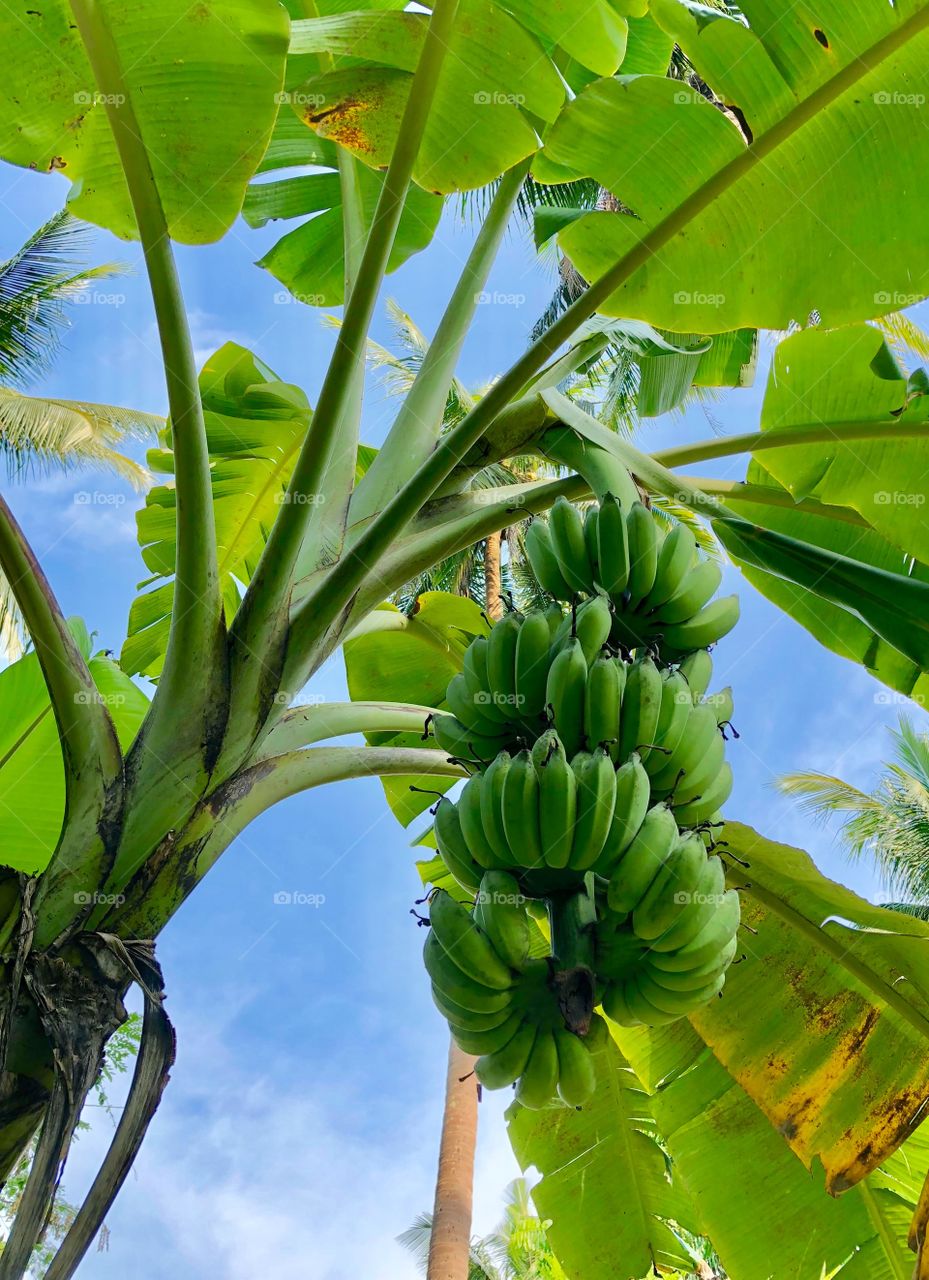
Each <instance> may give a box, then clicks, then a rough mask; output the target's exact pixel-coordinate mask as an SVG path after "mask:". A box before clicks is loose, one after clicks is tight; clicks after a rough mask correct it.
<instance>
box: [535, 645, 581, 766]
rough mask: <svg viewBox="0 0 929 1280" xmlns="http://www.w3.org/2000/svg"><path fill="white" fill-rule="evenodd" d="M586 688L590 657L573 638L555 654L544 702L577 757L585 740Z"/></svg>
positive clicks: (570, 752) (565, 746)
mask: <svg viewBox="0 0 929 1280" xmlns="http://www.w3.org/2000/svg"><path fill="white" fill-rule="evenodd" d="M586 689H587V659H586V658H585V657H584V650H583V649H582V648H581V643H580V641H579V640H577V639H576V638H572V639H571V640H569V641H568V643H567V644H566V645H565V647H564V648H563V649H562V650H561V652H560V653H558V654H556V656H555V659H554V661H553V662H552V665H551V667H550V668H549V671H548V684H547V685H546V689H545V701H546V703H547V705H548V706H549V708H550V709H551V714H552V719H553V721H554V725H555V728H556V729H557V730H558V736H559V737H560V738H561V740H562V742H563V743H564V748H565V752H566V754H567V755H568V756H575V755H576V754H577V752H578V751H579V750H580V748H581V745H582V744H583V741H584V695H585V692H586Z"/></svg>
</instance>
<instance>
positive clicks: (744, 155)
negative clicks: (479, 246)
mask: <svg viewBox="0 0 929 1280" xmlns="http://www.w3.org/2000/svg"><path fill="white" fill-rule="evenodd" d="M926 27H929V9H922V10H920V11H919V12H918V13H914V14H913V15H912V16H911V17H910V18H908V19H907V20H906V21H905V22H902V23H901V24H900V25H899V26H898V27H897V28H896V29H895V30H893V31H891V32H889V33H888V34H887V35H886V36H885V37H884V38H883V39H882V40H879V41H878V43H877V44H876V45H875V46H874V48H873V49H872V50H871V51H870V52H871V57H870V58H869V59H868V61H867V62H865V61H863V60H860V59H855V60H853V61H852V62H851V63H849V64H848V65H847V66H845V67H843V68H842V69H841V70H840V71H838V72H837V73H836V75H834V76H833V77H832V78H831V79H829V80H826V81H825V82H824V83H823V84H821V85H820V86H819V88H818V89H816V90H815V91H814V92H813V93H812V94H811V95H810V96H809V97H808V98H806V99H804V100H803V101H802V102H799V103H798V104H797V105H796V107H794V108H793V110H792V111H789V112H788V113H787V114H786V115H785V116H784V117H782V119H780V120H779V121H777V123H776V124H774V125H773V126H772V127H771V128H770V129H769V130H768V131H767V133H765V134H763V135H762V136H761V137H759V138H757V139H756V140H755V141H754V142H753V143H752V145H751V146H750V147H746V148H745V150H744V151H741V152H739V154H738V155H737V156H735V157H734V158H733V159H732V160H730V161H729V163H728V164H726V165H724V166H723V168H722V169H720V170H719V171H718V172H717V173H715V174H714V175H713V176H712V177H711V178H710V180H709V181H708V182H706V183H704V185H703V186H702V187H699V188H698V189H697V190H696V191H694V192H692V193H691V195H689V196H688V197H687V199H686V200H684V201H683V202H682V203H681V204H680V205H678V207H677V208H676V209H674V210H672V212H671V213H670V214H669V215H668V216H667V217H666V218H665V219H664V220H663V221H662V222H660V223H658V225H657V226H655V227H653V228H652V229H651V230H650V231H649V232H647V234H645V235H644V236H643V237H642V239H641V240H640V241H639V242H638V244H637V245H636V246H635V248H634V249H632V250H630V252H629V253H627V254H626V255H625V256H624V257H622V258H620V259H619V261H618V262H616V263H615V264H614V265H613V266H612V267H610V268H609V269H608V270H607V271H605V272H604V273H603V275H602V276H600V278H599V279H598V280H596V281H595V282H594V283H593V284H592V285H591V286H590V287H589V288H588V289H587V290H586V292H585V293H584V294H582V295H581V297H580V298H578V299H577V300H576V301H575V302H573V303H572V304H571V306H570V307H568V309H567V310H566V311H565V312H564V313H563V314H562V315H561V316H560V317H559V318H558V320H556V321H555V323H554V324H553V325H552V326H551V327H550V328H549V329H547V330H546V332H545V333H543V334H542V335H540V337H539V338H538V339H537V340H536V341H535V342H534V343H533V344H532V345H531V346H530V347H529V348H528V349H527V350H526V351H525V352H524V354H523V355H522V356H521V357H520V358H519V360H517V361H516V363H515V364H514V365H512V366H511V367H510V369H509V370H508V371H507V372H506V373H505V374H504V375H503V377H502V378H500V379H499V381H498V382H496V383H495V384H494V386H493V387H491V389H490V391H489V392H488V393H487V395H486V396H484V398H483V399H482V400H481V401H480V402H479V403H478V404H477V405H475V407H474V408H473V409H472V410H471V412H470V413H469V414H468V415H467V416H466V417H465V418H464V419H463V420H462V422H461V423H459V425H458V426H457V427H456V428H455V430H454V431H450V432H449V433H448V434H447V435H446V436H445V437H444V438H443V439H442V441H441V442H440V444H439V445H438V447H437V448H436V449H435V451H434V452H433V453H432V454H431V456H430V457H429V459H428V461H427V462H426V463H424V464H423V466H422V467H420V469H419V471H417V472H416V474H415V475H414V476H412V477H411V479H410V480H409V481H407V483H406V484H405V485H404V486H403V488H402V489H401V490H400V491H399V492H398V493H397V495H396V497H395V498H394V499H392V500H391V502H389V503H388V504H387V506H386V507H385V508H384V509H383V511H382V512H381V513H380V515H379V516H378V517H377V518H376V519H375V520H374V521H373V522H372V524H371V525H370V526H369V528H368V529H367V530H366V531H365V533H364V534H363V535H362V537H361V538H360V539H359V541H358V543H357V544H356V546H355V547H354V548H352V550H351V551H350V552H349V553H348V554H347V555H346V556H344V557H343V559H342V560H341V561H340V562H339V563H338V564H337V565H336V566H335V567H334V569H333V570H332V572H331V573H330V574H329V575H328V576H327V577H326V579H325V581H324V582H323V583H322V584H321V585H320V586H319V587H318V588H317V590H316V591H314V592H313V593H312V594H311V595H310V596H308V597H307V599H306V600H305V601H304V602H303V604H301V605H300V607H299V608H298V609H297V610H296V611H295V614H294V620H293V628H292V641H291V644H290V646H289V648H290V650H291V652H289V653H288V664H287V669H288V671H289V673H290V676H289V678H290V680H293V679H295V678H298V677H299V675H300V674H302V673H304V672H305V671H306V670H307V669H309V668H311V667H312V663H313V656H314V648H315V646H317V645H318V644H319V642H320V640H321V639H322V637H323V635H324V633H325V631H326V630H327V628H328V627H329V626H331V620H332V619H333V618H335V617H336V616H337V615H338V614H339V611H340V610H342V609H344V608H345V606H346V605H347V603H348V602H349V600H350V599H351V597H352V594H353V593H354V591H355V590H356V588H357V587H358V585H359V583H360V582H361V581H362V579H363V578H364V577H365V575H366V574H367V572H368V571H369V569H370V566H371V565H373V564H376V563H377V561H378V560H379V559H380V556H381V555H382V553H383V552H384V550H385V549H386V548H387V547H388V546H389V545H390V543H391V542H392V541H393V540H394V539H395V538H397V537H399V536H400V534H401V533H402V532H403V529H404V527H405V526H406V525H407V524H408V523H409V521H410V520H412V518H413V516H414V515H415V514H416V512H417V511H418V510H419V509H420V507H422V506H423V504H424V503H425V502H427V501H428V500H429V498H430V497H431V496H432V495H433V493H434V492H435V491H436V489H437V488H438V487H439V485H440V484H441V483H442V481H443V480H444V479H445V478H446V476H447V475H448V474H449V472H450V471H451V470H452V469H453V468H454V467H455V466H456V465H457V464H458V463H459V462H460V461H461V460H462V458H463V457H464V455H465V454H466V453H467V451H468V449H469V448H470V447H471V446H472V445H473V444H475V443H476V442H477V441H478V440H479V439H480V438H481V436H482V435H483V434H484V433H485V432H486V430H487V428H488V427H489V426H490V424H491V423H492V422H493V420H494V418H495V417H496V416H497V415H498V414H499V413H500V411H501V410H502V409H504V408H505V407H506V405H507V404H509V402H510V401H511V400H512V399H514V398H515V397H516V396H518V395H519V394H520V393H521V392H522V390H523V389H524V388H525V386H526V384H527V383H528V382H529V380H530V379H531V378H533V377H534V376H535V375H536V374H537V373H538V372H539V371H540V370H541V369H542V368H543V366H544V364H545V362H546V360H547V359H548V358H549V357H550V356H552V355H553V354H554V353H555V352H556V351H557V350H558V348H559V347H560V346H561V344H562V343H563V342H566V341H567V340H568V339H569V338H570V337H571V336H572V334H573V333H574V332H575V330H576V329H577V328H578V327H579V326H580V325H581V324H583V322H584V321H585V320H587V319H589V318H590V316H592V315H593V314H594V312H595V311H596V310H597V308H598V307H599V306H600V305H601V303H603V302H605V301H606V300H607V299H608V298H609V297H610V295H611V294H613V293H615V291H616V290H617V289H618V288H620V286H621V285H623V284H625V283H626V282H627V281H628V280H629V279H631V277H632V276H634V275H635V273H636V272H637V271H639V270H640V269H641V268H643V267H645V266H647V265H648V263H649V262H650V260H651V259H652V258H653V257H654V256H655V255H656V254H657V253H659V252H660V251H661V250H662V249H663V248H664V247H665V246H666V245H667V244H669V243H670V242H671V240H673V239H674V237H675V236H677V235H679V234H680V233H681V232H683V231H686V229H687V228H688V226H689V225H690V223H691V222H692V221H693V220H694V219H695V218H697V217H698V216H699V215H700V214H702V213H704V212H705V211H706V210H707V209H708V208H709V207H710V206H711V205H712V204H713V203H714V201H716V200H717V199H718V198H719V197H720V196H722V195H724V194H725V193H726V192H728V191H729V190H730V188H731V187H733V186H734V185H735V184H736V183H737V182H739V181H740V180H741V179H742V178H744V177H745V176H746V175H747V174H749V173H750V172H751V171H752V170H753V169H754V168H755V166H756V165H758V164H761V163H762V162H763V161H765V160H767V159H769V158H770V157H771V156H772V155H773V154H774V152H776V150H777V148H778V147H780V146H781V145H782V144H783V143H785V142H788V141H789V140H790V139H791V138H792V137H793V135H794V134H795V133H796V132H797V131H798V130H799V129H800V128H802V127H803V126H804V125H805V124H808V123H809V122H810V121H811V120H812V119H814V118H815V117H816V116H817V115H818V114H819V113H820V112H822V111H823V110H825V109H826V108H827V107H828V106H829V105H830V104H831V103H832V102H833V101H834V100H835V99H837V98H838V97H840V96H841V95H842V94H843V93H845V92H846V91H847V90H849V89H851V88H853V87H854V86H855V85H856V84H857V83H858V81H859V80H860V79H861V78H862V77H863V76H865V75H871V74H872V72H873V71H874V70H875V68H876V67H877V66H878V65H879V64H880V63H881V62H883V61H884V60H885V59H887V58H890V57H892V55H893V54H894V53H895V52H896V51H897V50H898V49H899V48H900V47H901V46H903V45H904V44H905V43H906V42H907V41H908V40H910V39H912V38H913V37H914V36H915V35H917V34H918V33H919V32H920V31H922V30H923V29H924V28H926Z"/></svg>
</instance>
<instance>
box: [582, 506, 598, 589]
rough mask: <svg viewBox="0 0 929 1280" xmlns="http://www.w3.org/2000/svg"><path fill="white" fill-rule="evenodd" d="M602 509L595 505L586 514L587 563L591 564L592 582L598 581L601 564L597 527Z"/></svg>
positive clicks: (585, 541)
mask: <svg viewBox="0 0 929 1280" xmlns="http://www.w3.org/2000/svg"><path fill="white" fill-rule="evenodd" d="M599 518H600V508H599V507H598V506H597V505H596V503H594V504H593V505H591V506H589V507H588V508H587V510H586V511H585V512H584V546H585V547H586V548H587V561H588V563H589V564H590V569H591V580H592V582H596V581H597V580H598V574H597V568H598V566H599V563H600V543H599V539H598V537H597V525H598V523H599Z"/></svg>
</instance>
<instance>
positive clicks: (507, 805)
mask: <svg viewBox="0 0 929 1280" xmlns="http://www.w3.org/2000/svg"><path fill="white" fill-rule="evenodd" d="M503 829H504V831H505V832H506V838H507V842H508V844H509V846H510V850H511V851H512V858H513V860H514V861H515V862H516V863H517V864H518V865H519V866H521V867H541V866H542V865H543V859H542V833H541V831H540V828H539V777H538V774H537V773H536V771H535V765H534V764H533V763H532V756H531V755H530V754H529V752H528V751H520V753H519V755H516V756H514V757H513V760H512V762H511V764H510V767H509V770H508V772H507V775H506V780H505V782H504V784H503Z"/></svg>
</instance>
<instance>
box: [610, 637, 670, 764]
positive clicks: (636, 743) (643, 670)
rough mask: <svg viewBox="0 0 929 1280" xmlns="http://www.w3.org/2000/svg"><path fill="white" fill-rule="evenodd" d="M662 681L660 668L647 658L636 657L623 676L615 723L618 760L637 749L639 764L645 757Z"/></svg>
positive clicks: (653, 732) (654, 728)
mask: <svg viewBox="0 0 929 1280" xmlns="http://www.w3.org/2000/svg"><path fill="white" fill-rule="evenodd" d="M662 685H663V682H662V679H661V672H660V671H659V670H658V668H657V667H656V666H655V664H654V662H653V661H652V660H651V658H648V657H646V658H638V659H636V661H635V662H634V663H633V664H632V666H631V667H630V669H629V672H628V674H627V676H626V688H625V690H624V691H623V704H622V709H621V712H620V727H619V759H620V760H628V759H629V757H630V756H631V755H632V753H633V751H637V752H638V753H639V757H640V759H641V760H642V763H643V764H644V763H645V762H646V760H647V759H648V757H649V752H650V750H651V747H652V745H653V744H654V742H655V735H656V732H657V729H658V716H659V714H660V711H661V695H662ZM658 754H659V755H660V754H661V753H660V752H659V753H658ZM663 758H664V757H663Z"/></svg>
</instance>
